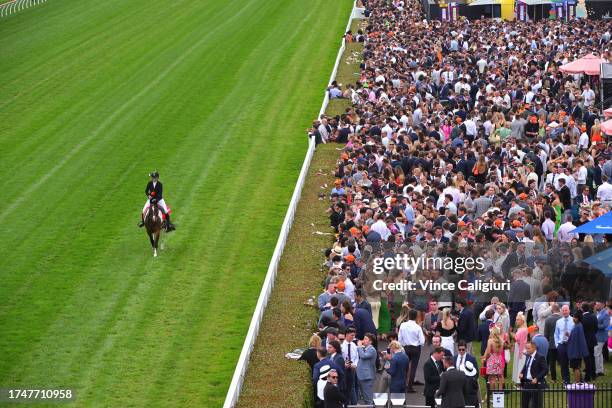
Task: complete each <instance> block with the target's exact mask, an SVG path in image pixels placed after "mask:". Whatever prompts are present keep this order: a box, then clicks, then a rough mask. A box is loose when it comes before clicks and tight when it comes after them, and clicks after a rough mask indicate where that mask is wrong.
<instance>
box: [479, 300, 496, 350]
mask: <svg viewBox="0 0 612 408" xmlns="http://www.w3.org/2000/svg"><path fill="white" fill-rule="evenodd" d="M494 315H495V310H494V309H488V310H487V311H485V319H486V320H485V321H484V322H482V323H480V325H478V340H480V355H481V356H482V355H484V352H485V350H486V349H487V343H488V342H489V334H490V333H491V331H490V330H491V329H490V326H491V324H493V316H494Z"/></svg>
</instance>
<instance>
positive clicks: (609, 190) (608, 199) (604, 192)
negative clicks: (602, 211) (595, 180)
mask: <svg viewBox="0 0 612 408" xmlns="http://www.w3.org/2000/svg"><path fill="white" fill-rule="evenodd" d="M601 180H602V181H603V183H602V184H601V186H599V187H598V188H597V199H598V200H599V201H601V203H602V205H609V204H612V184H610V183H608V176H606V175H603V176H601Z"/></svg>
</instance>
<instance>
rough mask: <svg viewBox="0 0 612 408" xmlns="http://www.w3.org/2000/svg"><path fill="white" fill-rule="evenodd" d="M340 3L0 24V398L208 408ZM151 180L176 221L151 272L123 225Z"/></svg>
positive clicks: (49, 13)
mask: <svg viewBox="0 0 612 408" xmlns="http://www.w3.org/2000/svg"><path fill="white" fill-rule="evenodd" d="M350 8H351V2H350V1H348V0H341V1H326V0H311V1H307V2H306V1H302V0H283V1H281V0H272V1H271V0H252V1H246V0H215V1H210V0H208V1H206V0H198V1H193V0H130V1H125V0H104V1H99V0H95V1H94V0H49V1H48V2H47V3H45V4H43V5H40V6H36V7H32V8H30V9H27V10H25V11H23V12H20V13H17V14H15V15H13V16H10V17H8V18H6V19H0V75H2V80H1V81H0V180H1V181H2V183H1V188H2V193H1V195H0V197H2V202H1V205H0V243H1V245H0V355H1V357H0V388H1V387H11V388H22V387H28V388H32V387H35V388H57V387H63V388H71V389H73V390H74V391H75V393H76V400H75V402H74V403H71V404H68V405H66V406H79V407H97V406H101V407H102V406H104V407H130V406H147V407H150V406H160V407H162V406H163V407H172V406H176V407H187V406H200V407H216V406H220V405H221V404H222V401H223V398H224V396H225V393H226V391H227V387H228V386H229V382H230V379H231V375H232V373H233V369H234V366H235V363H236V360H237V358H238V355H239V352H240V348H241V345H242V342H243V339H244V335H245V333H246V330H247V327H248V324H249V321H250V317H251V313H252V310H253V308H254V305H255V303H256V300H257V296H258V294H259V290H260V286H261V283H262V281H263V278H264V275H265V272H266V268H267V264H268V262H269V259H270V256H271V254H272V251H273V248H274V245H275V242H276V238H277V234H278V231H279V229H280V225H281V223H282V219H283V217H284V213H285V210H286V206H287V204H288V201H289V199H290V196H291V193H292V190H293V186H294V183H295V180H296V179H297V175H298V172H299V168H300V166H301V162H302V160H303V156H304V153H305V149H306V136H305V132H304V129H305V128H306V127H307V125H308V124H309V122H310V120H311V119H312V118H313V117H314V116H315V115H316V114H317V112H318V108H319V107H320V104H321V99H322V90H323V88H324V86H325V85H326V81H327V79H328V78H329V73H330V71H331V68H332V65H333V61H334V58H335V55H336V52H337V49H338V45H339V41H340V37H341V35H342V31H343V29H344V25H345V23H346V20H347V18H348V14H349V12H350ZM155 168H156V169H158V170H159V171H160V173H161V176H162V177H161V180H162V182H163V183H164V195H165V198H166V200H167V202H168V204H169V205H170V206H171V207H172V208H173V212H174V219H173V221H175V223H176V224H177V226H178V230H177V231H176V232H173V233H172V234H170V235H166V236H164V237H163V239H162V241H163V245H164V248H163V250H162V251H161V253H160V256H159V257H158V258H157V259H153V258H152V256H151V251H150V246H149V243H148V240H147V238H146V235H145V232H144V231H143V230H141V229H138V228H137V227H136V223H137V221H138V219H139V213H140V210H141V208H142V205H143V203H144V199H145V196H144V193H143V190H144V187H145V185H146V182H147V173H148V172H149V171H151V170H152V169H155ZM288 319H290V317H288ZM0 405H2V404H1V403H0ZM19 406H23V405H19ZM36 406H44V404H43V405H36ZM53 406H58V405H53ZM62 406H64V405H62Z"/></svg>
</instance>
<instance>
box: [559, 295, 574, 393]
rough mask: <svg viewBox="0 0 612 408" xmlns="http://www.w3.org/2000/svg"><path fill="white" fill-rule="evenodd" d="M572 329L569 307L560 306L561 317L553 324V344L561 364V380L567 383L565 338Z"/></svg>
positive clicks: (567, 362)
mask: <svg viewBox="0 0 612 408" xmlns="http://www.w3.org/2000/svg"><path fill="white" fill-rule="evenodd" d="M573 329H574V319H572V317H571V316H570V308H569V306H568V305H563V307H562V308H561V318H560V319H559V320H557V323H556V324H555V333H554V339H555V345H556V346H557V356H558V357H559V363H560V364H561V377H562V378H563V382H564V383H566V384H569V359H568V357H567V340H568V339H569V336H570V333H571V332H572V330H573Z"/></svg>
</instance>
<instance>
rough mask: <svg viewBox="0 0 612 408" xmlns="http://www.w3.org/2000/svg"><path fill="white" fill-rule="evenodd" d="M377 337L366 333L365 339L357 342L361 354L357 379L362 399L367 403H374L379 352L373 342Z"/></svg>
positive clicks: (358, 351) (358, 352)
mask: <svg viewBox="0 0 612 408" xmlns="http://www.w3.org/2000/svg"><path fill="white" fill-rule="evenodd" d="M374 342H375V337H374V335H373V334H372V333H366V334H365V336H364V337H363V340H360V341H359V342H358V343H357V354H359V364H357V381H358V383H359V390H360V392H361V394H362V399H363V401H364V403H365V404H366V405H373V404H374V394H373V391H372V389H373V387H374V378H375V376H376V356H377V355H378V353H377V352H376V349H375V348H374V346H373V344H374Z"/></svg>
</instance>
